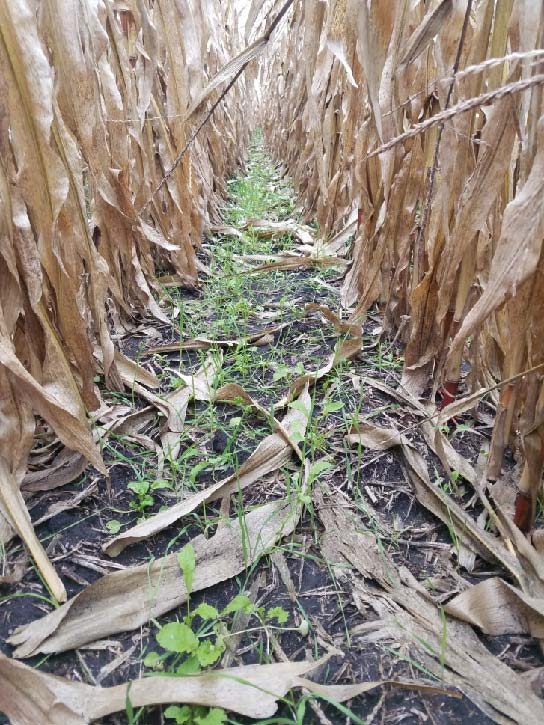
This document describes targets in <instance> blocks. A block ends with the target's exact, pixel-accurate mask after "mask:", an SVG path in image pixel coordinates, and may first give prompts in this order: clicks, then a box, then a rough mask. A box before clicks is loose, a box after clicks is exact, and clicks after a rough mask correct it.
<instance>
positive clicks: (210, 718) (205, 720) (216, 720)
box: [195, 707, 227, 725]
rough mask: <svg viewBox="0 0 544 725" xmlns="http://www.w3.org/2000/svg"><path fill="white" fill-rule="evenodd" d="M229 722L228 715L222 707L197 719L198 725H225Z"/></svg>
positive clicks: (214, 708)
mask: <svg viewBox="0 0 544 725" xmlns="http://www.w3.org/2000/svg"><path fill="white" fill-rule="evenodd" d="M225 722H227V713H226V712H225V711H224V710H223V709H222V708H220V707H212V709H211V710H210V711H209V713H208V714H207V715H205V716H204V717H195V723H196V725H223V723H225Z"/></svg>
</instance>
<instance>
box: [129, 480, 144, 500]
mask: <svg viewBox="0 0 544 725" xmlns="http://www.w3.org/2000/svg"><path fill="white" fill-rule="evenodd" d="M127 488H128V489H129V491H132V492H133V493H135V494H136V495H137V496H143V495H144V494H146V493H147V492H148V491H149V481H129V483H127Z"/></svg>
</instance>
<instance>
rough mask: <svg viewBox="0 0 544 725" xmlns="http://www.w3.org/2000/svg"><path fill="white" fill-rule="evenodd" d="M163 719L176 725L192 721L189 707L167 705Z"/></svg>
mask: <svg viewBox="0 0 544 725" xmlns="http://www.w3.org/2000/svg"><path fill="white" fill-rule="evenodd" d="M164 717H167V718H169V719H170V720H175V721H176V725H184V723H188V722H190V720H192V713H191V707H190V706H189V705H183V706H182V707H180V706H179V705H169V706H168V707H167V708H166V710H165V711H164Z"/></svg>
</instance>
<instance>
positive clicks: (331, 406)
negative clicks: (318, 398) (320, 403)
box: [321, 400, 344, 415]
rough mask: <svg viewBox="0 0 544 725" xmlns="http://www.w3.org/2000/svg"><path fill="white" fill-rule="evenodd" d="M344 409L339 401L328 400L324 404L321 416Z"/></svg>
mask: <svg viewBox="0 0 544 725" xmlns="http://www.w3.org/2000/svg"><path fill="white" fill-rule="evenodd" d="M343 407H344V403H342V401H341V400H336V401H334V400H328V401H327V402H326V403H325V406H324V408H323V413H322V414H321V415H329V413H337V412H338V411H339V410H342V408H343Z"/></svg>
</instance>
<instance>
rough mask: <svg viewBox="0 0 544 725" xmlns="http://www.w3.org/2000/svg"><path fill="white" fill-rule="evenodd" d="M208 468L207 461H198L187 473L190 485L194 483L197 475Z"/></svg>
mask: <svg viewBox="0 0 544 725" xmlns="http://www.w3.org/2000/svg"><path fill="white" fill-rule="evenodd" d="M207 467H208V461H200V463H197V464H196V466H193V467H192V468H191V470H190V471H189V480H190V481H191V483H196V479H197V476H198V474H199V473H200V472H201V471H203V470H204V469H205V468H207Z"/></svg>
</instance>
